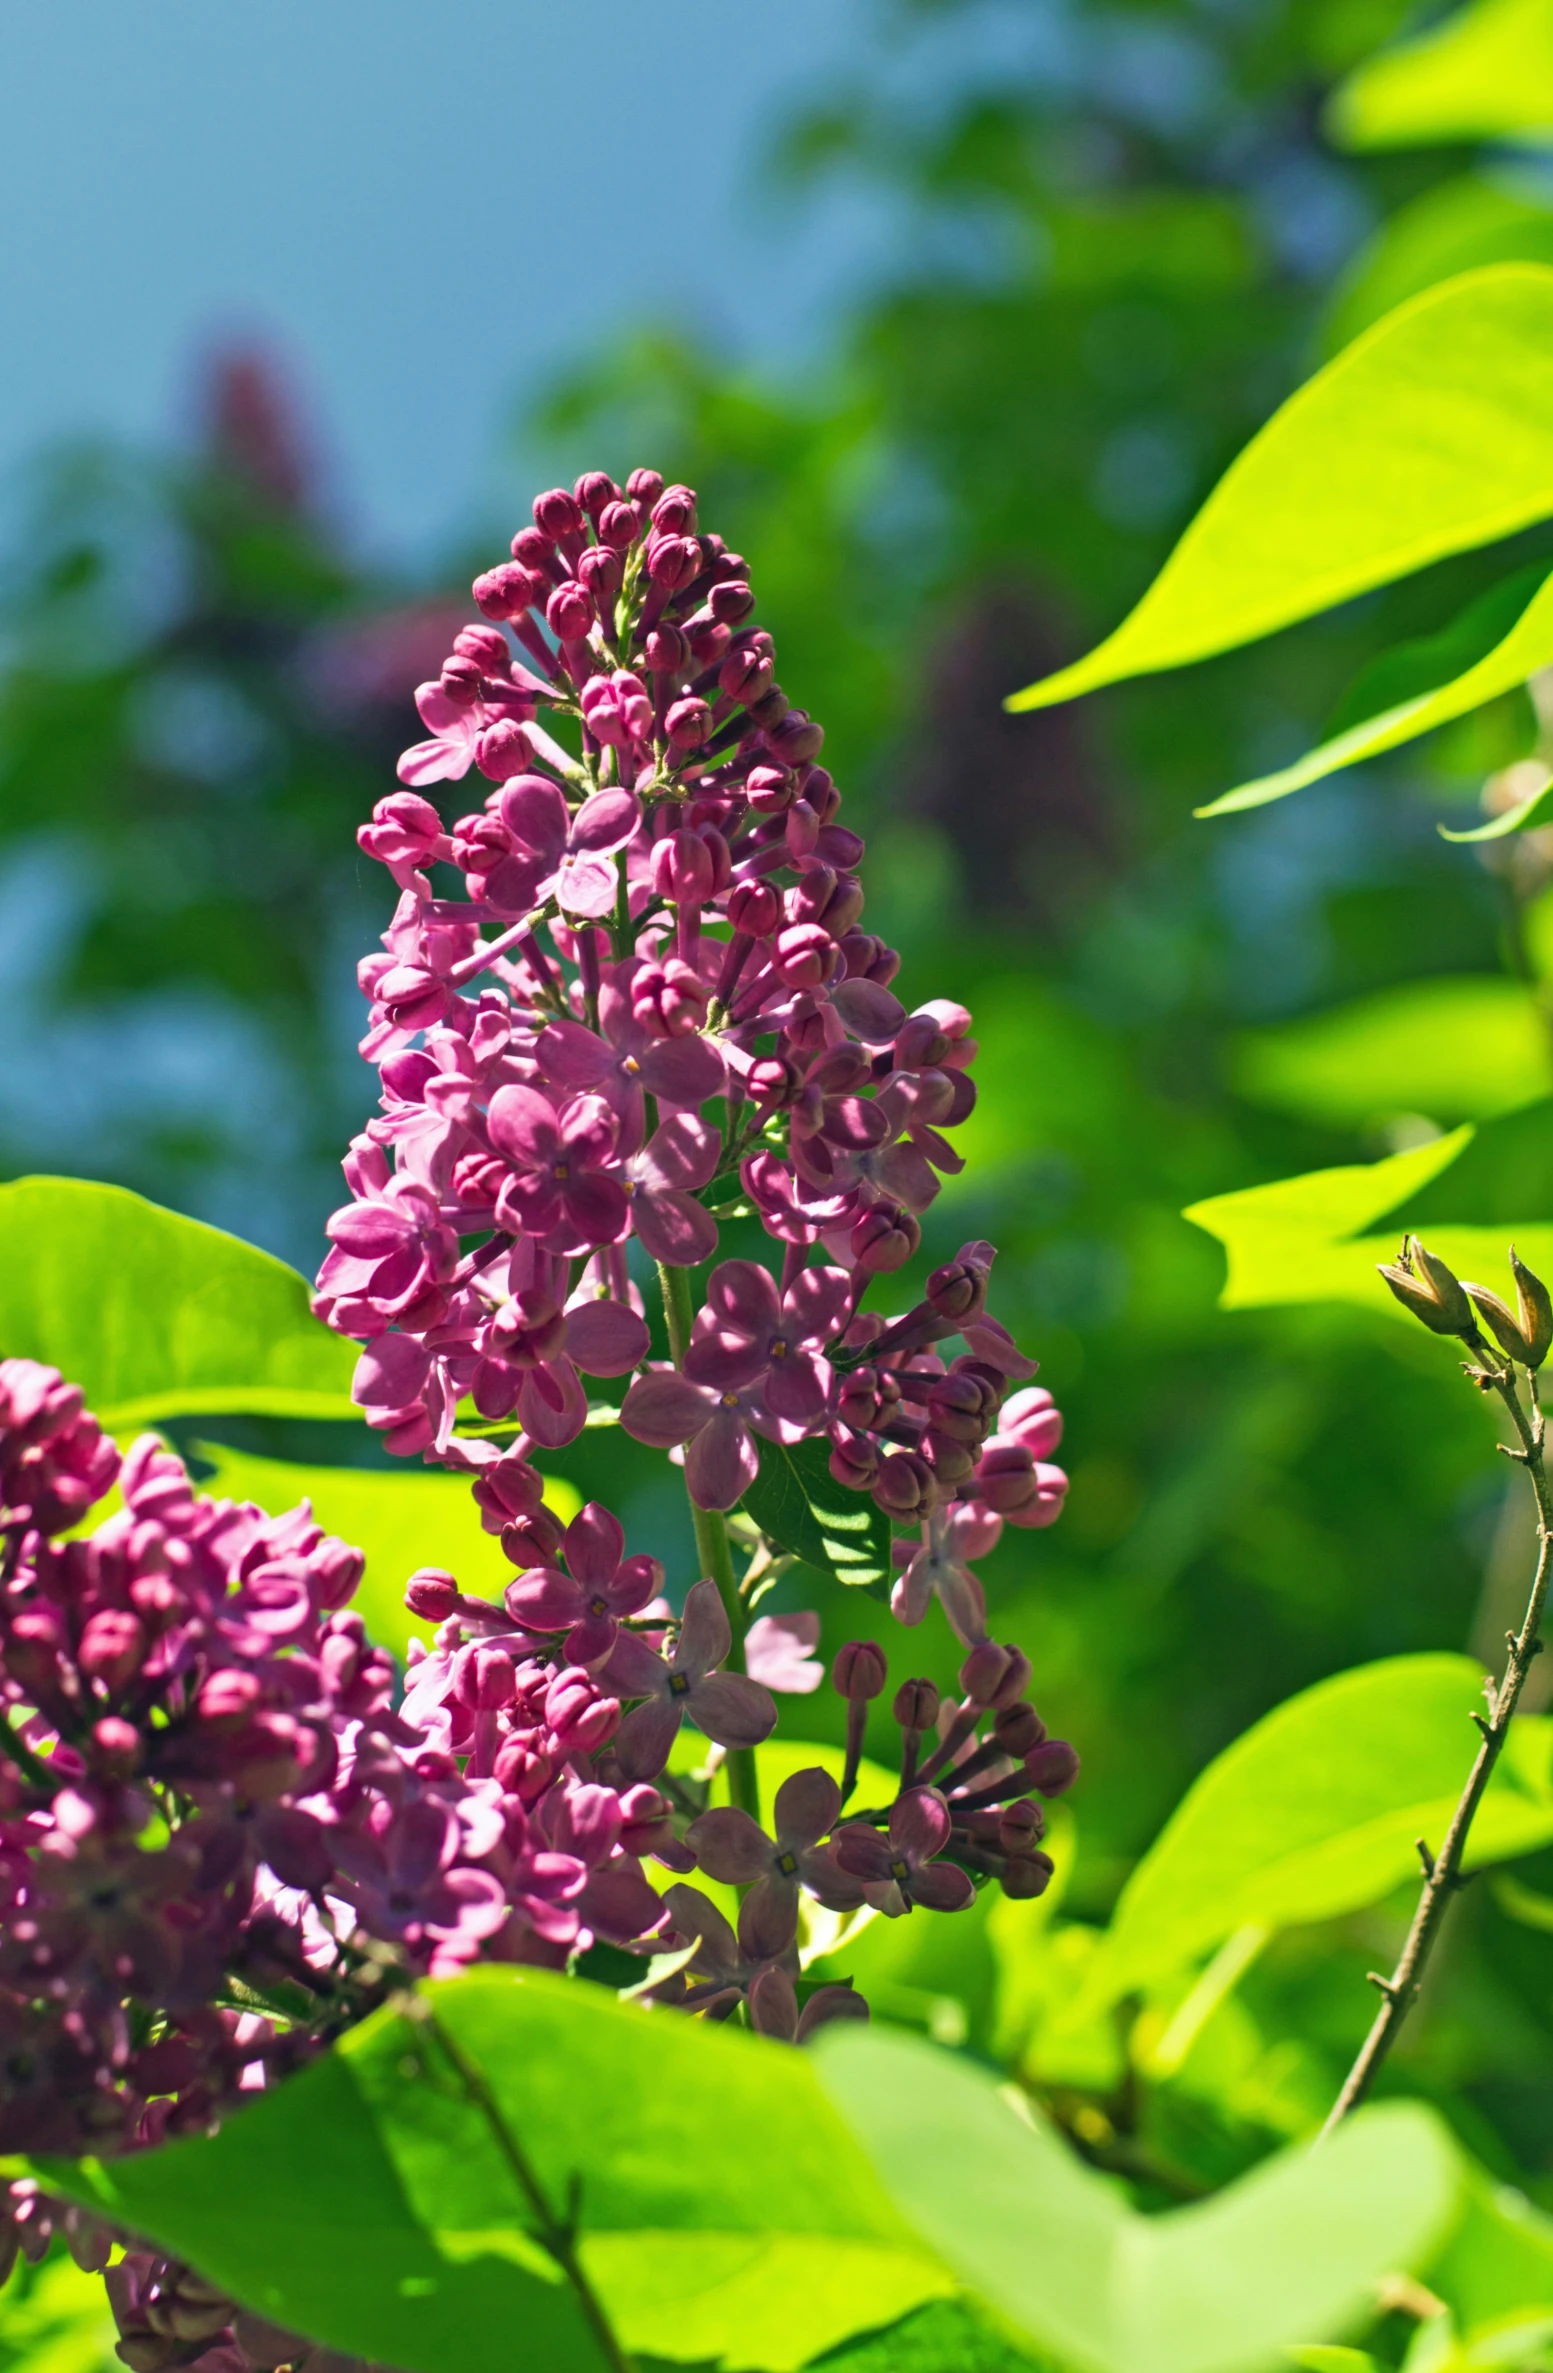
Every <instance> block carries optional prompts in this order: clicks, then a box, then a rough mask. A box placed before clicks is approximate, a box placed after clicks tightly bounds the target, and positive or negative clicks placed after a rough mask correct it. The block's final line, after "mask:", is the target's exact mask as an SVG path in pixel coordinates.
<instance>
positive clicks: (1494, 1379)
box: [1321, 1345, 1553, 2137]
mask: <svg viewBox="0 0 1553 2373" xmlns="http://www.w3.org/2000/svg"><path fill="white" fill-rule="evenodd" d="M1483 1349H1484V1350H1485V1351H1486V1350H1487V1346H1486V1345H1484V1346H1483ZM1467 1373H1468V1375H1469V1376H1472V1377H1474V1378H1478V1377H1480V1378H1481V1380H1482V1381H1483V1383H1484V1386H1485V1389H1487V1390H1489V1391H1493V1392H1497V1393H1498V1395H1499V1397H1500V1399H1501V1400H1502V1401H1503V1402H1504V1405H1505V1408H1506V1409H1507V1410H1508V1412H1509V1415H1510V1422H1511V1424H1512V1425H1513V1426H1514V1428H1515V1431H1516V1434H1517V1435H1518V1436H1519V1440H1520V1447H1519V1449H1510V1448H1508V1447H1507V1446H1505V1445H1503V1444H1501V1448H1502V1449H1503V1450H1504V1455H1505V1456H1506V1457H1507V1458H1511V1459H1514V1460H1515V1462H1516V1464H1517V1465H1518V1466H1523V1467H1524V1468H1525V1469H1526V1472H1527V1475H1528V1476H1529V1478H1530V1481H1531V1487H1532V1490H1533V1492H1534V1493H1535V1494H1536V1500H1537V1564H1536V1570H1535V1572H1534V1573H1533V1575H1532V1583H1531V1596H1530V1598H1529V1599H1528V1601H1527V1605H1526V1613H1525V1617H1524V1619H1523V1620H1522V1623H1521V1628H1520V1630H1519V1631H1514V1632H1508V1633H1507V1634H1506V1635H1505V1636H1506V1638H1507V1639H1508V1641H1509V1646H1510V1653H1509V1659H1508V1661H1507V1663H1506V1665H1505V1670H1504V1678H1503V1679H1502V1680H1501V1681H1500V1682H1499V1683H1498V1685H1497V1687H1496V1686H1495V1684H1494V1683H1493V1682H1492V1681H1490V1682H1488V1683H1487V1684H1486V1687H1485V1695H1486V1697H1487V1700H1488V1712H1487V1713H1486V1714H1474V1715H1473V1717H1472V1719H1473V1721H1474V1722H1475V1723H1476V1724H1477V1726H1478V1729H1479V1731H1480V1733H1481V1737H1480V1739H1479V1742H1478V1751H1477V1754H1476V1756H1475V1758H1474V1760H1473V1764H1472V1769H1471V1771H1470V1772H1469V1773H1468V1775H1467V1784H1466V1786H1465V1787H1464V1788H1463V1790H1462V1792H1461V1798H1460V1801H1459V1802H1458V1804H1457V1806H1456V1810H1455V1812H1454V1813H1453V1814H1452V1815H1451V1819H1450V1826H1449V1828H1448V1829H1447V1830H1446V1832H1445V1838H1444V1842H1443V1843H1442V1845H1441V1847H1440V1850H1439V1853H1438V1854H1435V1855H1431V1854H1430V1852H1429V1849H1428V1847H1427V1845H1426V1844H1425V1843H1424V1840H1423V1839H1422V1838H1420V1839H1419V1841H1418V1851H1419V1854H1420V1856H1421V1858H1422V1860H1423V1866H1424V1887H1423V1893H1422V1894H1421V1895H1420V1896H1419V1899H1418V1909H1417V1911H1416V1912H1415V1913H1414V1914H1413V1924H1412V1926H1411V1927H1410V1928H1409V1930H1408V1932H1407V1941H1406V1943H1405V1944H1404V1945H1403V1947H1402V1952H1401V1956H1400V1958H1399V1960H1398V1962H1397V1965H1396V1967H1395V1969H1394V1970H1393V1971H1392V1973H1391V1975H1390V1977H1389V1978H1388V1977H1379V1976H1376V1975H1374V1973H1373V1972H1372V1983H1373V1984H1375V1985H1377V1986H1378V1987H1379V1988H1380V1992H1381V2007H1380V2009H1379V2011H1378V2012H1377V2013H1376V2016H1375V2023H1374V2025H1373V2026H1372V2027H1371V2029H1370V2032H1369V2034H1368V2035H1367V2036H1366V2037H1365V2039H1364V2044H1363V2047H1362V2048H1361V2050H1360V2053H1359V2056H1358V2058H1357V2059H1356V2060H1355V2062H1354V2064H1353V2066H1352V2068H1351V2069H1350V2070H1349V2071H1348V2075H1347V2078H1346V2080H1345V2081H1344V2084H1343V2089H1342V2091H1341V2092H1340V2093H1339V2094H1338V2097H1337V2100H1336V2102H1335V2103H1334V2105H1333V2108H1332V2114H1331V2116H1330V2117H1329V2118H1328V2119H1327V2122H1326V2124H1325V2125H1324V2126H1323V2127H1322V2129H1321V2132H1322V2135H1323V2137H1324V2136H1326V2135H1328V2134H1330V2133H1331V2131H1332V2129H1333V2128H1334V2126H1337V2125H1338V2124H1340V2123H1341V2121H1342V2120H1343V2119H1344V2118H1345V2117H1346V2116H1347V2115H1348V2112H1349V2111H1350V2110H1351V2109H1357V2107H1358V2106H1359V2103H1360V2102H1361V2101H1363V2100H1364V2098H1365V2096H1366V2095H1367V2094H1368V2092H1369V2090H1370V2087H1371V2086H1372V2084H1373V2083H1374V2081H1375V2075H1376V2071H1377V2070H1378V2069H1379V2067H1380V2065H1381V2062H1382V2061H1383V2060H1384V2059H1385V2057H1386V2054H1387V2053H1388V2052H1389V2051H1390V2049H1391V2047H1392V2045H1393V2043H1394V2042H1395V2041H1396V2038H1397V2033H1398V2030H1399V2029H1400V2027H1401V2025H1402V2022H1403V2020H1404V2019H1405V2018H1406V2017H1407V2014H1408V2012H1409V2011H1410V2010H1411V2009H1412V2007H1413V2005H1414V2003H1415V2002H1416V2001H1417V2000H1418V1995H1419V1989H1420V1987H1421V1986H1422V1984H1423V1978H1424V1971H1425V1969H1426V1967H1427V1965H1428V1961H1429V1955H1430V1953H1431V1952H1432V1951H1433V1949H1434V1945H1435V1942H1436V1940H1437V1938H1438V1936H1439V1933H1440V1928H1441V1925H1442V1923H1443V1921H1444V1918H1445V1912H1446V1908H1447V1906H1448V1905H1449V1903H1450V1900H1451V1897H1452V1896H1453V1895H1455V1894H1456V1893H1457V1892H1458V1891H1459V1890H1460V1888H1461V1885H1462V1877H1461V1861H1462V1855H1463V1853H1464V1851H1465V1849H1466V1843H1467V1833H1468V1831H1469V1830H1470V1829H1471V1827H1472V1822H1473V1817H1474V1816H1475V1814H1476V1812H1477V1809H1478V1806H1479V1805H1480V1804H1481V1803H1482V1801H1483V1792H1484V1790H1485V1789H1486V1788H1487V1786H1488V1783H1489V1780H1490V1778H1491V1777H1492V1774H1493V1769H1494V1765H1495V1764H1496V1763H1497V1762H1498V1760H1499V1756H1500V1752H1501V1750H1502V1748H1503V1746H1504V1743H1505V1740H1506V1738H1507V1737H1508V1735H1509V1730H1510V1718H1511V1716H1512V1715H1513V1714H1514V1712H1515V1709H1516V1705H1517V1703H1518V1702H1519V1699H1520V1694H1521V1691H1522V1689H1523V1687H1524V1686H1525V1682H1526V1676H1527V1674H1528V1673H1529V1672H1530V1670H1531V1668H1532V1663H1533V1660H1534V1659H1535V1657H1536V1656H1537V1654H1538V1651H1539V1650H1540V1648H1541V1646H1542V1641H1541V1640H1540V1638H1539V1637H1538V1633H1539V1631H1540V1629H1541V1624H1542V1616H1543V1610H1544V1607H1545V1605H1546V1603H1547V1595H1548V1580H1549V1571H1550V1567H1553V1491H1550V1488H1549V1483H1548V1477H1547V1471H1546V1468H1545V1466H1544V1463H1543V1440H1544V1435H1545V1432H1546V1421H1545V1420H1544V1417H1543V1414H1542V1410H1541V1407H1540V1405H1539V1403H1538V1399H1537V1380H1536V1377H1535V1376H1534V1375H1531V1376H1528V1378H1527V1387H1528V1391H1527V1398H1528V1402H1529V1408H1528V1409H1523V1408H1522V1406H1521V1396H1520V1393H1519V1391H1518V1390H1517V1388H1516V1380H1515V1369H1514V1367H1513V1365H1511V1364H1509V1363H1507V1364H1506V1365H1505V1367H1504V1368H1503V1369H1502V1370H1497V1371H1496V1370H1494V1369H1488V1368H1484V1369H1482V1370H1475V1369H1470V1368H1469V1369H1468V1371H1467Z"/></svg>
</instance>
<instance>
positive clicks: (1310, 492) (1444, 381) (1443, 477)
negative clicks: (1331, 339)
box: [1008, 264, 1553, 709]
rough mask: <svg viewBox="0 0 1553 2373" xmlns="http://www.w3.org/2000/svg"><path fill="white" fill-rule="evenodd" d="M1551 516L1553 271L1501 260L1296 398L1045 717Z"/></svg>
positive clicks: (1055, 684) (1364, 346)
mask: <svg viewBox="0 0 1553 2373" xmlns="http://www.w3.org/2000/svg"><path fill="white" fill-rule="evenodd" d="M1550 511H1553V270H1549V269H1547V268H1546V267H1543V266H1538V265H1535V264H1495V265H1491V266H1489V267H1487V268H1486V269H1484V270H1482V271H1477V272H1467V273H1463V274H1462V275H1461V276H1460V277H1459V278H1457V279H1455V280H1449V281H1446V282H1445V283H1444V284H1443V285H1442V286H1440V287H1437V288H1431V289H1428V290H1426V291H1425V293H1424V294H1423V295H1422V296H1419V297H1415V298H1413V299H1412V301H1411V302H1410V303H1409V304H1406V305H1403V306H1400V307H1399V308H1398V310H1397V311H1396V312H1395V313H1390V314H1388V315H1387V316H1386V318H1385V320H1384V321H1380V322H1377V323H1376V325H1375V327H1374V328H1373V329H1371V330H1367V331H1366V332H1365V334H1364V335H1363V337H1361V338H1357V339H1355V341H1354V343H1353V344H1352V345H1351V346H1349V347H1347V348H1345V349H1344V351H1343V352H1342V353H1341V354H1340V355H1338V356H1337V357H1336V359H1335V360H1334V361H1332V362H1330V363H1328V364H1327V365H1326V367H1325V368H1324V369H1323V370H1321V371H1318V372H1317V374H1316V376H1315V377H1314V378H1313V379H1311V380H1310V381H1309V382H1308V383H1307V384H1306V385H1305V386H1304V387H1302V388H1300V389H1299V390H1298V391H1297V393H1296V394H1294V395H1293V396H1291V397H1290V398H1289V400H1288V402H1287V403H1286V404H1284V405H1283V407H1282V408H1281V410H1279V411H1278V412H1276V413H1275V414H1274V415H1273V417H1272V419H1271V420H1270V421H1269V422H1268V423H1267V425H1266V427H1265V428H1263V429H1262V430H1261V431H1260V432H1259V434H1258V435H1257V436H1256V437H1254V438H1253V439H1252V441H1251V443H1250V444H1249V445H1248V446H1247V448H1246V450H1245V451H1244V453H1242V454H1241V455H1240V457H1239V459H1238V460H1237V461H1235V462H1234V463H1233V464H1232V465H1231V467H1230V469H1229V471H1228V472H1227V474H1226V475H1225V476H1224V477H1223V478H1222V479H1221V480H1220V482H1219V484H1218V485H1217V486H1216V487H1215V489H1214V491H1213V493H1212V494H1211V495H1210V496H1209V497H1208V500H1207V502H1206V503H1205V504H1204V506H1203V508H1202V510H1201V511H1200V512H1199V513H1198V515H1197V517H1196V518H1195V519H1194V520H1193V521H1192V523H1191V525H1190V526H1189V527H1188V528H1187V530H1186V533H1185V535H1184V536H1183V537H1182V538H1181V541H1180V542H1179V544H1177V546H1176V548H1175V550H1174V552H1173V553H1172V554H1171V555H1170V558H1169V559H1168V560H1167V561H1166V563H1165V566H1164V568H1163V569H1162V570H1161V572H1160V574H1159V576H1158V577H1157V578H1156V579H1155V581H1154V583H1153V584H1152V585H1151V586H1150V587H1149V590H1148V591H1147V593H1145V595H1144V597H1143V599H1142V601H1141V602H1140V603H1139V604H1138V606H1137V608H1136V609H1135V610H1134V611H1133V612H1132V614H1131V616H1130V617H1128V618H1127V619H1125V620H1124V621H1123V623H1122V624H1121V626H1119V627H1118V628H1117V630H1116V632H1115V633H1114V634H1113V635H1112V636H1110V638H1109V639H1108V640H1107V641H1106V642H1104V643H1102V644H1101V645H1100V646H1099V648H1098V649H1097V650H1095V651H1092V652H1091V653H1090V654H1089V656H1088V658H1087V659H1083V660H1080V661H1079V662H1078V663H1077V665H1075V666H1073V667H1069V668H1064V669H1062V670H1061V672H1060V673H1059V674H1057V675H1054V676H1049V677H1047V678H1046V680H1045V681H1044V682H1043V683H1038V684H1032V685H1031V686H1029V688H1028V689H1027V690H1026V691H1024V692H1020V693H1016V694H1015V695H1014V697H1013V698H1012V699H1011V700H1010V701H1009V703H1008V706H1009V707H1010V708H1012V709H1033V708H1045V707H1048V706H1049V705H1050V704H1051V703H1052V702H1053V701H1059V700H1071V699H1072V698H1073V697H1074V695H1075V694H1077V693H1080V692H1089V691H1092V690H1093V689H1094V688H1095V686H1097V685H1099V684H1109V683H1114V682H1117V681H1118V680H1119V679H1120V678H1122V677H1124V676H1134V675H1147V674H1150V673H1152V672H1154V671H1156V670H1158V669H1161V668H1169V667H1183V666H1185V665H1187V664H1188V663H1189V662H1190V661H1192V660H1196V659H1206V658H1207V657H1208V656H1209V655H1210V653H1212V652H1215V651H1229V650H1233V649H1235V648H1236V647H1237V646H1238V645H1239V644H1242V643H1249V642H1254V641H1256V640H1257V638H1258V637H1259V636H1261V635H1266V634H1272V633H1273V632H1274V631H1275V630H1276V629H1277V628H1279V627H1281V626H1288V625H1291V624H1292V623H1293V621H1294V620H1295V619H1297V618H1309V617H1313V616H1314V615H1315V614H1316V613H1317V612H1318V611H1321V610H1325V609H1330V608H1331V607H1332V605H1333V604H1334V603H1336V602H1341V601H1348V600H1350V599H1351V598H1352V597H1353V596H1354V595H1355V594H1357V593H1363V592H1367V591H1368V590H1369V588H1370V587H1372V586H1375V585H1385V584H1388V583H1390V582H1391V580H1392V579H1393V578H1396V577H1404V576H1408V575H1410V574H1411V573H1412V572H1413V570H1415V569H1420V568H1423V567H1425V566H1427V564H1428V563H1429V562H1430V561H1433V560H1438V559H1440V558H1441V557H1442V556H1443V555H1444V554H1445V553H1448V552H1460V551H1464V550H1467V549H1468V548H1469V547H1471V546H1472V545H1476V544H1486V543H1491V542H1493V541H1494V540H1495V539H1496V538H1498V537H1500V536H1505V535H1509V534H1512V533H1513V532H1514V531H1515V530H1516V529H1517V528H1521V527H1525V526H1528V525H1529V524H1530V523H1531V521H1533V520H1535V519H1541V518H1545V517H1546V516H1547V515H1548V513H1549V512H1550Z"/></svg>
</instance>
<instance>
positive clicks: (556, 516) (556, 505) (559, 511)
mask: <svg viewBox="0 0 1553 2373" xmlns="http://www.w3.org/2000/svg"><path fill="white" fill-rule="evenodd" d="M534 525H535V526H536V527H537V528H538V529H539V531H540V533H541V534H542V535H547V536H550V537H552V538H553V539H554V540H555V541H556V542H557V543H559V542H560V540H561V538H562V537H563V536H580V535H581V534H582V531H583V518H582V506H581V505H580V504H579V502H578V501H577V498H576V496H575V495H571V494H568V493H567V491H566V489H565V487H564V486H553V487H552V488H551V489H550V491H549V493H548V494H536V495H535V497H534Z"/></svg>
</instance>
